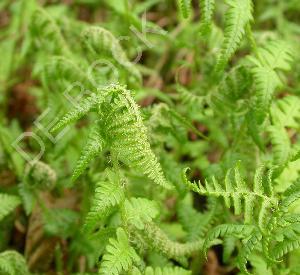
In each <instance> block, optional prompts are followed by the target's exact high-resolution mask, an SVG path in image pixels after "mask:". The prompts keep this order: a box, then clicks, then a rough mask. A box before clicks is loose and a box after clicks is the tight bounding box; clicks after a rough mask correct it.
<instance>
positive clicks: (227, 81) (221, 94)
mask: <svg viewBox="0 0 300 275" xmlns="http://www.w3.org/2000/svg"><path fill="white" fill-rule="evenodd" d="M251 85H252V75H251V73H250V72H249V70H248V69H247V68H246V67H244V66H237V67H235V68H233V69H232V70H231V71H230V72H228V73H227V74H226V75H225V77H224V78H223V80H222V81H221V83H220V85H219V86H218V89H216V91H215V92H214V93H212V95H211V97H210V105H211V106H212V108H213V109H214V111H216V112H217V113H219V114H220V115H224V113H228V114H231V113H232V112H239V111H240V109H241V108H240V107H239V105H240V104H239V102H238V101H239V100H240V99H242V98H243V97H245V96H246V95H247V93H248V92H249V90H250V89H251ZM241 107H243V108H244V106H241Z"/></svg>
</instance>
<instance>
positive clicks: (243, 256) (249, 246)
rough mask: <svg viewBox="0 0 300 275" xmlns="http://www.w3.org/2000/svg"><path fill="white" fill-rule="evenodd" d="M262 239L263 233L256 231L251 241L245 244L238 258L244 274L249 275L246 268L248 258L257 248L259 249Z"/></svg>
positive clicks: (238, 263)
mask: <svg viewBox="0 0 300 275" xmlns="http://www.w3.org/2000/svg"><path fill="white" fill-rule="evenodd" d="M261 239H262V235H261V233H260V232H259V231H255V233H254V234H252V236H251V237H250V239H249V240H248V241H246V242H245V243H244V244H243V247H242V249H241V251H240V252H239V255H238V258H237V265H238V267H239V269H240V270H241V271H242V272H244V273H246V274H248V271H247V267H246V264H247V261H248V258H249V256H250V255H251V253H252V251H253V250H254V249H255V248H257V246H258V245H259V243H260V242H261Z"/></svg>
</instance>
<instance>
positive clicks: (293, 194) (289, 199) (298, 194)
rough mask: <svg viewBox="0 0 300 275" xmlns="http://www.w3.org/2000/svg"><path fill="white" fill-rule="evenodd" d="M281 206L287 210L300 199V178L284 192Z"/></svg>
mask: <svg viewBox="0 0 300 275" xmlns="http://www.w3.org/2000/svg"><path fill="white" fill-rule="evenodd" d="M283 197H284V198H283V199H282V201H281V205H280V208H281V209H282V210H287V209H288V207H289V206H290V205H291V204H293V203H294V202H295V201H297V200H298V199H300V179H298V180H297V181H296V182H294V183H293V184H292V185H291V186H290V187H289V188H288V189H287V190H286V191H285V192H284V193H283Z"/></svg>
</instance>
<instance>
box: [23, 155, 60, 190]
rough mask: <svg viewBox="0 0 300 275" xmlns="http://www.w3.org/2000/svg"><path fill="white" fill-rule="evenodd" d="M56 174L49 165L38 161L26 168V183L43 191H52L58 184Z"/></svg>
mask: <svg viewBox="0 0 300 275" xmlns="http://www.w3.org/2000/svg"><path fill="white" fill-rule="evenodd" d="M56 180H57V176H56V172H55V171H54V170H53V168H52V167H50V166H49V165H48V164H46V163H44V162H42V161H37V162H35V163H28V164H27V166H26V168H25V176H24V183H26V184H28V185H31V186H33V187H34V188H38V189H41V190H51V189H53V187H54V186H55V184H56Z"/></svg>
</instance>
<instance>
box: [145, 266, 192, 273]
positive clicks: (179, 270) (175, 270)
mask: <svg viewBox="0 0 300 275" xmlns="http://www.w3.org/2000/svg"><path fill="white" fill-rule="evenodd" d="M143 274H144V275H191V274H192V272H191V271H189V270H186V269H183V268H181V267H178V266H174V267H155V268H153V267H150V266H147V267H146V269H145V271H144V273H143Z"/></svg>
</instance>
